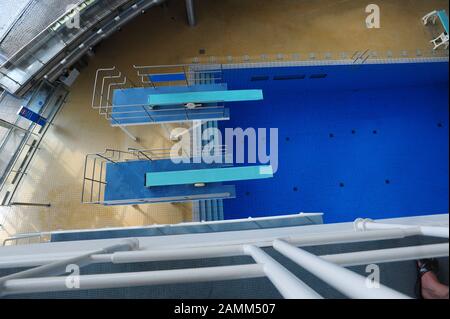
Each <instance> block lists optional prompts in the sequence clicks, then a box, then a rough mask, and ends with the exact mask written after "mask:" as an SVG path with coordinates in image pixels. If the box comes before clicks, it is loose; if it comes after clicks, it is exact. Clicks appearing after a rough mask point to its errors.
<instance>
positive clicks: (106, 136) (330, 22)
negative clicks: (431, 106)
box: [0, 0, 448, 239]
mask: <svg viewBox="0 0 450 319" xmlns="http://www.w3.org/2000/svg"><path fill="white" fill-rule="evenodd" d="M376 3H377V4H378V5H379V6H380V8H381V28H380V29H367V28H366V26H365V18H366V15H367V14H366V13H365V6H366V5H367V4H368V2H367V1H360V0H334V1H331V0H321V1H310V0H298V1H292V0H278V1H268V0H245V1H242V0H222V1H214V0H201V1H197V7H198V10H197V18H198V25H197V26H196V27H194V28H190V27H188V26H187V25H186V16H185V11H184V1H181V0H178V1H174V0H172V1H170V2H169V6H168V7H162V8H161V7H158V8H153V9H151V10H149V12H147V13H146V14H144V15H142V16H140V17H139V18H137V19H136V20H134V21H133V22H131V23H130V24H128V25H127V26H126V27H125V28H124V29H123V30H122V31H121V32H119V33H117V34H115V35H113V36H112V37H110V38H109V39H107V40H106V41H104V42H103V43H102V44H101V45H100V46H99V47H98V49H97V52H96V56H95V57H94V58H93V59H92V60H91V61H90V64H89V66H88V67H87V68H86V69H84V70H83V71H82V73H81V75H80V77H79V79H78V80H77V82H76V83H75V85H74V86H73V87H72V90H71V93H70V95H69V98H68V100H67V104H66V105H65V106H64V108H63V109H62V110H61V112H60V113H59V114H58V116H57V118H56V120H55V125H54V126H53V127H51V128H50V130H49V132H48V133H47V136H46V139H45V140H44V142H43V144H42V146H41V149H40V151H39V152H38V153H37V155H36V157H35V158H34V160H33V162H32V165H31V167H30V168H29V172H28V174H27V176H26V178H25V179H24V182H23V185H22V186H21V188H20V192H19V193H18V194H17V195H16V198H15V200H16V201H21V202H26V201H33V202H44V203H46V202H49V203H51V204H52V206H51V207H50V208H35V207H28V208H25V207H13V208H1V209H0V224H3V227H4V231H3V232H2V231H0V239H1V238H4V237H7V236H10V235H12V234H16V233H26V232H34V231H50V230H57V229H77V228H97V227H120V226H137V225H148V224H154V223H177V222H182V221H185V220H189V219H190V218H191V216H190V205H188V204H177V205H173V204H153V205H141V206H131V207H115V208H112V207H102V206H96V205H85V204H81V187H82V186H81V184H82V174H83V165H84V157H85V155H86V154H88V153H97V152H101V151H103V150H104V149H105V148H112V149H122V150H126V149H127V148H128V147H135V148H141V149H142V148H145V149H148V148H155V147H167V146H169V145H170V142H168V141H167V139H166V138H165V135H166V133H165V131H164V130H163V129H161V128H160V127H158V126H141V127H133V128H130V130H131V131H132V132H133V133H134V134H136V135H137V136H139V137H140V138H141V140H140V142H139V143H134V142H133V141H132V140H130V139H129V138H128V137H127V136H126V135H125V134H124V133H123V132H122V131H121V130H120V129H118V128H111V127H110V126H109V125H108V123H107V121H106V120H105V119H104V117H101V116H99V114H98V113H97V112H96V111H95V110H93V109H92V108H91V106H90V104H91V93H92V87H93V82H94V76H95V71H96V69H97V68H99V67H110V66H117V67H118V68H119V69H120V70H122V71H123V72H125V73H126V74H128V75H130V76H131V74H132V67H131V66H132V65H133V64H137V65H157V64H174V63H179V62H182V61H189V60H191V58H192V57H195V56H198V55H199V51H200V50H205V52H206V55H208V56H244V55H249V56H257V55H261V54H278V53H284V54H292V53H308V52H332V53H339V52H342V51H346V52H354V51H357V50H366V49H370V50H375V51H377V52H386V51H388V50H392V51H393V52H401V51H403V50H407V51H408V52H416V50H417V49H420V50H425V49H426V50H425V51H427V50H429V48H430V46H429V43H428V41H429V40H430V39H431V38H432V36H433V34H435V33H436V32H437V30H436V29H435V28H433V27H431V28H425V27H424V26H423V25H421V23H420V18H421V17H422V16H423V15H424V14H425V13H427V12H429V11H431V10H433V9H436V8H445V9H447V11H448V2H447V1H444V0H416V1H414V0H378V1H376Z"/></svg>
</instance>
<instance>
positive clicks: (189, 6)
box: [186, 0, 197, 27]
mask: <svg viewBox="0 0 450 319" xmlns="http://www.w3.org/2000/svg"><path fill="white" fill-rule="evenodd" d="M186 12H187V18H188V23H189V26H191V27H194V26H195V25H196V24H197V21H196V20H195V9H194V0H186Z"/></svg>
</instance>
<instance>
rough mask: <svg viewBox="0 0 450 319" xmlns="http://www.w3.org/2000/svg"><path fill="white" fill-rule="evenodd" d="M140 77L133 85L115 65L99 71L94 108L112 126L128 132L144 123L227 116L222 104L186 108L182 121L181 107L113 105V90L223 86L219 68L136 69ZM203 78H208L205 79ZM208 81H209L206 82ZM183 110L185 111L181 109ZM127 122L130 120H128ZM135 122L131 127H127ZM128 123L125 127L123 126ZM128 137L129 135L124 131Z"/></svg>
mask: <svg viewBox="0 0 450 319" xmlns="http://www.w3.org/2000/svg"><path fill="white" fill-rule="evenodd" d="M133 68H134V69H135V70H136V72H137V77H138V78H139V79H140V81H141V83H140V84H139V85H137V84H135V83H133V82H132V81H131V80H130V79H129V78H128V77H126V76H125V75H124V74H123V73H122V72H120V71H119V70H118V69H117V68H116V67H115V66H114V67H110V68H100V69H98V70H97V72H96V75H95V81H94V88H93V91H92V102H91V106H92V108H93V109H96V110H98V112H99V114H100V115H103V116H105V118H106V120H108V121H110V122H111V125H112V126H118V127H120V128H121V129H122V130H125V128H124V127H125V126H129V125H142V124H159V123H170V122H182V121H192V119H195V118H198V117H199V116H203V115H209V116H211V117H215V118H217V119H220V118H224V117H225V116H226V109H225V107H224V105H223V103H215V104H208V105H202V106H201V107H196V108H194V109H188V108H184V115H183V116H184V117H183V118H182V119H180V113H179V111H180V107H164V108H158V107H151V106H149V105H148V103H147V102H142V103H138V104H123V103H121V104H119V103H114V95H113V94H114V91H115V90H118V89H125V88H138V87H140V88H144V87H147V86H151V87H152V88H154V89H157V88H160V87H164V86H187V87H189V86H191V85H194V84H210V83H220V82H221V81H222V68H221V66H220V65H219V66H218V65H188V64H179V65H157V66H136V65H133ZM181 73H182V74H184V77H185V79H184V80H180V81H169V82H158V83H155V82H153V81H152V80H151V77H152V76H155V75H170V74H181ZM202 77H205V79H204V80H202ZM206 78H207V79H206ZM181 110H183V109H181ZM125 120H127V121H125ZM129 121H132V122H131V124H127V123H128V122H129ZM124 123H125V124H124ZM125 132H126V133H127V134H128V135H129V132H127V131H126V130H125Z"/></svg>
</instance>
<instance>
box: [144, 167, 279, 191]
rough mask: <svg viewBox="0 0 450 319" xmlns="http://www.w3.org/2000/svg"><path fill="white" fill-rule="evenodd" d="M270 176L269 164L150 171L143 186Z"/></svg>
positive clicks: (271, 172)
mask: <svg viewBox="0 0 450 319" xmlns="http://www.w3.org/2000/svg"><path fill="white" fill-rule="evenodd" d="M271 177H273V169H272V166H270V165H261V166H241V167H226V168H209V169H197V170H180V171H172V172H151V173H147V174H146V178H145V186H147V187H155V186H173V185H187V184H196V183H218V182H231V181H242V180H250V179H263V178H271Z"/></svg>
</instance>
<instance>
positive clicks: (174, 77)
mask: <svg viewBox="0 0 450 319" xmlns="http://www.w3.org/2000/svg"><path fill="white" fill-rule="evenodd" d="M148 79H149V80H150V81H151V82H155V83H161V82H177V81H186V74H184V73H167V74H154V75H149V76H148Z"/></svg>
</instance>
